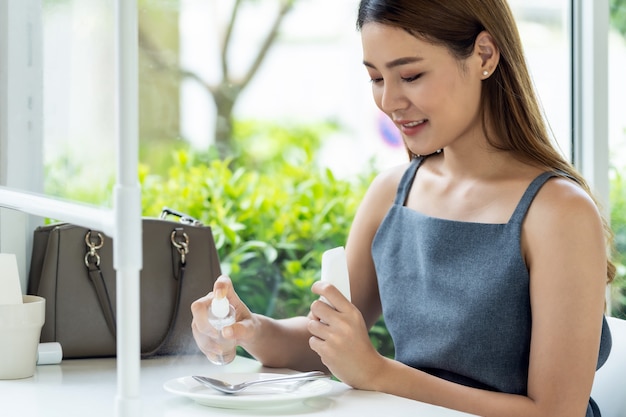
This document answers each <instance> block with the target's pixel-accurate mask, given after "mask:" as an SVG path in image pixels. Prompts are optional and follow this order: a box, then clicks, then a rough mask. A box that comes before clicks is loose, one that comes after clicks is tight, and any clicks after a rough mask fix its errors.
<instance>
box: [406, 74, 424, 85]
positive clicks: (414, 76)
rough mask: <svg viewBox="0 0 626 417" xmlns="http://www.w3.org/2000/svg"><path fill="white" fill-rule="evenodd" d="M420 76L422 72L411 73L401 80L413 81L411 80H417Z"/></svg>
mask: <svg viewBox="0 0 626 417" xmlns="http://www.w3.org/2000/svg"><path fill="white" fill-rule="evenodd" d="M421 76H422V74H415V75H412V76H410V77H402V81H404V82H407V83H410V82H413V81H415V80H417V79H418V78H420V77H421Z"/></svg>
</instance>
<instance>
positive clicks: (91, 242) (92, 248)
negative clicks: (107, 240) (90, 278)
mask: <svg viewBox="0 0 626 417" xmlns="http://www.w3.org/2000/svg"><path fill="white" fill-rule="evenodd" d="M96 233H97V235H96V237H97V240H96V239H95V238H94V239H92V238H91V230H89V231H88V232H87V233H86V234H85V244H86V245H87V247H88V248H89V250H88V251H87V253H86V254H85V265H87V268H89V266H90V265H91V264H92V263H91V260H93V259H95V263H96V266H100V255H99V254H98V252H96V251H97V250H98V249H100V248H102V246H104V237H103V236H102V233H100V232H96Z"/></svg>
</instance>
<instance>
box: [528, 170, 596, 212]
mask: <svg viewBox="0 0 626 417" xmlns="http://www.w3.org/2000/svg"><path fill="white" fill-rule="evenodd" d="M532 208H533V209H534V210H535V211H536V212H537V214H540V215H541V216H542V217H546V216H547V217H550V216H553V215H556V216H559V217H561V216H563V215H566V214H568V213H569V214H571V215H573V216H577V215H578V216H579V215H591V216H593V217H596V216H598V215H599V212H598V207H597V205H596V203H595V201H594V199H593V198H592V197H591V195H590V194H589V193H588V192H587V191H585V190H584V189H583V188H582V187H581V186H580V185H579V184H578V183H576V182H575V181H574V180H572V179H570V178H568V177H564V176H560V175H557V176H555V177H552V178H550V179H549V180H548V181H546V183H545V184H544V185H543V186H542V188H541V190H539V192H538V193H537V196H536V197H535V200H534V201H533V205H532Z"/></svg>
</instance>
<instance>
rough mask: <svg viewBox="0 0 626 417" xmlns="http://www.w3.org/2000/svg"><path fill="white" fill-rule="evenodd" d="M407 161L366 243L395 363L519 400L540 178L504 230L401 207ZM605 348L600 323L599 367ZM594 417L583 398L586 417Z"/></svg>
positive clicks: (414, 166) (607, 339) (408, 176)
mask: <svg viewBox="0 0 626 417" xmlns="http://www.w3.org/2000/svg"><path fill="white" fill-rule="evenodd" d="M422 161H423V158H417V159H414V160H413V162H412V163H411V165H410V166H409V168H408V169H407V171H406V172H405V174H404V176H403V177H402V179H401V181H400V184H399V186H398V192H397V195H396V199H395V201H394V204H393V206H392V207H391V208H390V209H389V212H388V213H387V215H386V216H385V218H384V219H383V221H382V223H381V224H380V227H379V228H378V231H377V232H376V235H375V237H374V241H373V243H372V256H373V259H374V264H375V267H376V273H377V276H378V286H379V291H380V299H381V303H382V306H383V316H384V319H385V324H386V326H387V329H388V330H389V333H390V335H391V337H392V339H393V342H394V346H395V354H396V359H397V360H398V361H400V362H402V363H405V364H407V365H409V366H412V367H414V368H417V369H421V370H423V371H426V372H428V373H430V374H433V375H436V376H438V377H441V378H445V379H447V380H450V381H453V382H457V383H460V384H463V385H468V386H472V387H476V388H482V389H488V390H492V391H500V392H507V393H512V394H520V395H525V394H526V389H527V381H528V363H529V352H530V332H531V324H532V323H531V311H530V295H529V274H528V269H527V268H526V264H525V262H524V259H523V258H522V256H521V253H522V250H521V231H522V223H523V221H524V218H525V216H526V213H527V211H528V208H529V207H530V204H531V203H532V201H533V199H534V197H535V195H536V194H537V192H538V191H539V189H540V188H541V186H542V185H543V184H544V183H545V182H546V181H547V180H548V179H549V178H551V177H553V176H556V175H557V174H556V173H552V172H545V173H543V174H541V175H539V176H538V177H537V178H535V180H533V181H532V183H531V184H530V185H529V187H528V188H527V190H526V192H525V193H524V195H523V196H522V199H521V200H520V202H519V204H518V206H517V207H516V209H515V211H514V213H513V215H512V216H511V218H510V220H509V222H508V223H506V224H486V223H470V222H460V221H452V220H445V219H440V218H434V217H429V216H426V215H423V214H421V213H419V212H416V211H414V210H411V209H409V208H407V207H405V206H404V204H405V201H406V199H407V196H408V193H409V190H410V188H411V185H412V184H413V179H414V178H415V174H416V173H417V170H418V168H419V166H420V164H421V162H422ZM610 349H611V336H610V332H609V329H608V325H607V323H606V320H603V327H602V341H601V345H600V355H599V359H598V368H599V367H600V366H601V365H602V364H603V363H604V362H605V361H606V359H607V357H608V354H609V351H610ZM599 415H600V413H599V411H598V410H597V406H596V404H595V403H594V402H593V400H590V405H589V408H588V410H587V417H591V416H593V417H597V416H599Z"/></svg>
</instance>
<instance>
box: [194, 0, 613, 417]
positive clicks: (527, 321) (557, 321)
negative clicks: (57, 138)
mask: <svg viewBox="0 0 626 417" xmlns="http://www.w3.org/2000/svg"><path fill="white" fill-rule="evenodd" d="M357 27H358V28H359V30H360V31H361V38H362V45H363V62H364V65H365V68H366V70H367V71H368V73H369V75H370V77H371V80H372V91H373V96H374V100H375V102H376V104H377V105H378V107H379V108H380V109H381V110H382V111H383V112H385V113H386V114H387V115H388V116H389V117H390V118H391V120H393V122H394V123H395V124H396V126H397V127H398V128H399V129H400V131H401V132H402V137H403V139H404V142H405V145H406V148H407V150H408V153H409V156H410V162H409V163H408V164H405V165H402V166H399V167H397V168H393V169H391V170H389V171H387V172H383V173H381V174H380V175H378V177H377V178H376V179H375V180H374V181H373V183H372V184H371V186H370V188H369V190H368V192H367V193H366V195H365V197H364V199H363V202H362V204H361V206H360V208H359V210H358V212H357V214H356V216H355V219H354V222H353V225H352V228H351V231H350V235H349V238H348V242H347V244H346V256H347V259H348V269H349V273H350V279H351V296H352V303H350V302H349V301H348V300H347V299H345V298H344V297H343V296H342V295H341V294H340V293H339V291H338V290H337V289H336V288H335V287H333V286H332V285H329V284H326V283H321V282H318V283H316V284H315V285H313V287H312V291H313V292H314V293H316V294H319V295H320V296H324V297H325V298H326V299H328V300H329V301H330V303H331V304H332V305H333V306H334V308H332V307H330V306H328V305H327V304H325V303H323V302H319V301H315V302H314V303H313V304H312V305H311V310H310V313H309V315H308V317H296V318H291V319H286V320H273V319H270V318H267V317H264V316H260V315H257V314H253V313H251V312H250V311H249V310H248V308H247V307H246V306H245V305H243V304H242V303H241V301H240V300H239V298H238V297H237V295H236V293H235V291H234V289H233V287H232V284H231V282H230V280H229V279H228V278H227V277H222V278H220V279H219V280H218V281H217V282H216V284H215V288H214V291H213V292H212V293H211V294H209V295H207V296H206V297H204V298H202V299H200V300H198V301H196V302H195V303H194V304H193V306H192V311H193V314H194V321H193V330H194V335H195V338H196V341H197V343H198V345H199V347H200V349H201V350H202V351H203V352H205V353H206V354H207V355H209V354H211V353H212V352H215V351H219V346H217V345H216V343H215V336H216V335H215V331H214V330H212V329H211V328H210V326H209V325H208V323H207V320H206V311H207V308H208V306H209V305H210V303H211V300H212V298H213V296H214V294H217V295H219V296H222V295H224V294H225V295H226V296H227V297H228V298H229V300H230V301H231V303H232V304H233V305H234V306H235V308H236V310H237V320H238V321H237V323H236V324H234V325H232V326H231V327H229V328H226V329H225V330H224V331H223V335H224V337H226V338H231V339H235V340H236V341H237V343H239V344H240V345H241V346H243V347H244V348H245V349H246V350H247V351H248V352H249V353H250V354H252V355H253V356H254V357H256V358H257V359H258V360H259V361H261V362H262V363H263V364H265V365H267V366H272V367H289V368H295V369H313V368H320V367H321V366H325V367H326V368H327V369H328V370H329V371H330V372H332V373H333V374H334V375H335V376H336V377H337V378H339V379H340V380H342V381H343V382H345V383H347V384H349V385H351V386H352V387H354V388H358V389H365V390H376V391H382V392H387V393H390V394H395V395H399V396H403V397H407V398H412V399H416V400H419V401H424V402H428V403H432V404H437V405H441V406H444V407H448V408H453V409H457V410H461V411H465V412H468V413H472V414H476V415H481V416H498V417H499V416H526V417H528V416H551V417H557V416H568V417H571V416H581V417H582V416H594V417H597V416H599V415H600V413H599V410H598V408H597V406H596V404H595V403H594V402H593V400H591V399H590V392H591V387H592V382H593V378H594V373H595V370H596V368H597V366H600V365H601V364H602V363H603V362H604V360H606V357H607V356H608V351H609V349H610V334H609V332H608V328H606V325H605V322H604V320H603V311H604V294H605V287H606V283H607V280H608V281H610V280H611V279H612V277H613V275H614V268H613V265H612V264H611V263H610V261H609V259H608V256H607V253H608V252H609V250H608V248H609V246H608V243H609V242H610V231H609V229H608V228H607V226H606V224H605V222H604V221H603V219H602V217H601V215H600V213H599V210H598V208H597V206H596V204H595V203H594V200H593V198H592V196H591V195H590V193H589V189H588V187H587V185H586V184H585V181H584V180H583V178H581V176H580V175H579V174H578V173H577V172H576V171H575V170H574V169H573V168H572V166H571V165H570V164H569V163H568V162H567V161H566V160H564V159H563V158H562V157H561V156H560V154H559V153H558V152H557V151H556V150H555V148H554V147H553V145H552V144H551V142H550V139H549V136H548V134H547V129H546V127H545V126H544V123H543V120H542V115H541V112H540V110H539V106H538V104H537V100H536V98H535V96H534V93H533V89H532V85H531V82H530V78H529V75H528V70H527V68H526V66H525V60H524V55H523V51H522V45H521V41H520V38H519V34H518V33H517V29H516V25H515V22H514V19H513V17H512V14H511V11H510V9H509V7H508V5H507V3H506V1H505V0H455V1H446V2H439V1H430V0H362V1H361V3H360V6H359V13H358V20H357ZM381 313H382V314H384V317H385V322H386V324H387V327H388V328H389V331H390V333H391V335H392V337H393V340H394V345H395V348H396V358H395V359H394V360H392V359H389V358H385V357H383V356H381V355H380V354H378V353H377V352H376V350H375V349H374V348H373V346H372V345H371V343H370V341H369V338H368V333H367V331H368V329H369V328H370V327H371V326H372V325H373V324H374V323H375V322H376V320H377V319H378V318H379V316H380V314H381ZM601 336H602V337H601ZM601 341H602V343H601ZM285 346H289V349H286V348H285ZM278 347H280V348H278ZM585 413H586V414H585Z"/></svg>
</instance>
